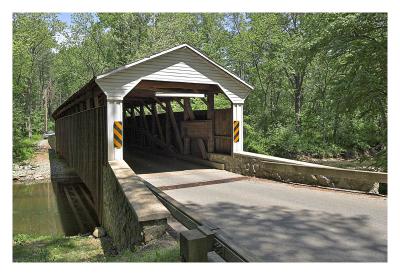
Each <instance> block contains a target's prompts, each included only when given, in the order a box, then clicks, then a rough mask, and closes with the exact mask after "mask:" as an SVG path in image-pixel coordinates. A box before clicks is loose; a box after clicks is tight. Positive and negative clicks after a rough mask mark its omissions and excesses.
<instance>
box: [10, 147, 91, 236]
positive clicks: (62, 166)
mask: <svg viewBox="0 0 400 275" xmlns="http://www.w3.org/2000/svg"><path fill="white" fill-rule="evenodd" d="M49 161H50V168H51V179H52V180H45V181H32V182H25V183H24V184H13V233H14V234H18V233H25V234H33V235H66V236H72V235H77V234H79V233H81V234H84V233H89V232H93V228H94V226H96V225H98V219H97V216H96V212H95V210H94V209H93V207H92V204H93V202H92V201H93V200H92V198H91V196H90V193H89V190H88V189H87V188H86V187H85V185H84V184H83V183H82V182H81V181H80V179H79V178H78V177H77V176H76V174H74V173H72V172H73V171H72V170H71V168H69V167H68V166H67V165H66V163H65V161H63V160H62V159H60V158H58V157H57V155H56V154H55V153H54V151H53V150H49ZM77 181H78V182H77Z"/></svg>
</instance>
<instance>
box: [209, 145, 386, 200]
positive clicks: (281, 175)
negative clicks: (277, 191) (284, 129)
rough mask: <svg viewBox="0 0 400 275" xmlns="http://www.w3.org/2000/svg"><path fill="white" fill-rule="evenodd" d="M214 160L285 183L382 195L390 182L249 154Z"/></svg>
mask: <svg viewBox="0 0 400 275" xmlns="http://www.w3.org/2000/svg"><path fill="white" fill-rule="evenodd" d="M209 159H210V160H211V161H215V162H219V163H223V164H224V165H225V170H228V171H231V172H234V173H239V174H242V175H245V176H251V177H258V178H267V179H273V180H278V181H284V182H294V183H302V184H308V185H318V186H325V187H333V188H341V189H348V190H357V191H363V192H369V193H376V194H377V193H379V184H380V183H387V174H386V173H376V172H367V171H357V170H350V169H340V168H334V167H328V166H323V165H317V164H311V163H306V162H300V161H294V160H287V159H281V158H276V157H270V156H265V155H260V154H253V153H248V152H243V153H236V154H234V155H233V156H229V155H222V154H215V153H212V154H209Z"/></svg>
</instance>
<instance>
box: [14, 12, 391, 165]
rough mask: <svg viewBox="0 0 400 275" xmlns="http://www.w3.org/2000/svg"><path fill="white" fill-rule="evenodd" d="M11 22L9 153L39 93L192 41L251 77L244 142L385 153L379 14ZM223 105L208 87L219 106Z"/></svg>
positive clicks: (39, 116) (40, 119) (40, 106)
mask: <svg viewBox="0 0 400 275" xmlns="http://www.w3.org/2000/svg"><path fill="white" fill-rule="evenodd" d="M13 23H14V24H13V25H14V28H13V61H14V62H13V99H14V104H13V112H14V131H13V132H14V142H17V143H18V144H19V145H18V144H17V146H16V149H17V150H16V151H15V157H16V159H17V158H19V156H18V154H24V152H23V151H24V150H21V149H20V148H21V147H20V145H21V146H23V145H22V144H23V143H22V140H24V138H26V137H29V136H31V135H32V134H35V133H41V132H42V131H43V129H44V114H45V111H44V107H45V106H46V105H45V103H44V101H43V98H44V95H47V97H48V100H49V102H48V104H47V105H48V114H51V112H52V110H54V109H55V108H56V107H57V106H58V105H60V104H61V103H62V102H63V101H64V100H65V99H66V98H68V97H69V96H70V95H71V94H72V93H74V92H76V91H77V90H78V89H79V88H80V87H82V86H83V85H84V84H85V83H86V82H87V81H88V80H89V79H91V78H92V77H93V76H95V75H99V74H101V73H103V72H105V71H108V70H110V69H113V68H115V67H118V66H120V65H123V64H126V63H129V62H132V61H134V60H137V59H139V58H143V57H146V56H149V55H151V54H154V53H156V52H160V51H161V50H164V49H167V48H170V47H173V46H175V45H178V44H182V43H188V44H190V45H192V46H194V47H195V48H197V49H199V50H200V51H202V52H203V53H205V54H206V55H207V56H209V57H210V58H211V59H213V60H215V61H216V62H218V63H219V64H221V65H222V66H224V67H226V68H227V69H229V70H230V71H232V72H234V73H235V74H236V75H238V76H239V77H241V78H242V79H244V80H246V81H248V82H249V83H251V84H252V85H253V86H254V91H253V92H252V93H251V94H250V95H249V96H248V98H247V99H246V103H245V108H244V111H245V123H246V125H247V127H246V131H247V132H246V135H245V149H247V150H251V151H256V152H259V153H269V154H273V155H277V156H285V157H292V158H296V157H300V156H301V155H302V154H306V155H312V156H319V157H323V156H337V155H340V154H341V155H345V156H353V157H355V156H362V155H368V156H369V155H371V156H372V157H375V158H376V160H377V162H376V163H377V164H378V165H385V163H386V162H385V161H384V158H385V153H384V152H385V151H384V150H386V149H384V148H386V147H387V15H386V14H380V13H310V14H307V13H303V14H296V13H279V14H278V13H226V14H222V13H206V14H205V13H98V14H96V13H79V14H72V24H71V25H70V26H66V25H65V24H63V23H61V22H59V20H58V19H57V17H56V16H55V15H54V14H39V13H38V14H15V15H14V18H13ZM33 25H34V26H35V28H32V27H31V26H33ZM56 38H57V39H56ZM192 103H193V107H194V109H204V108H205V105H204V103H203V102H201V101H200V100H198V99H196V100H193V101H192ZM230 105H231V104H230V102H229V101H228V100H227V99H226V97H224V96H223V95H218V96H216V98H215V106H216V107H217V108H229V107H230ZM173 108H174V110H181V107H180V106H179V105H176V104H173ZM49 125H50V127H51V125H52V123H51V122H50V123H49ZM250 126H251V127H250ZM382 150H383V151H382ZM380 151H382V153H380ZM21 158H24V157H23V156H22V157H21Z"/></svg>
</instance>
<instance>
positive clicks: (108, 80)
mask: <svg viewBox="0 0 400 275" xmlns="http://www.w3.org/2000/svg"><path fill="white" fill-rule="evenodd" d="M140 80H156V81H172V82H190V83H201V84H217V85H219V86H220V87H221V89H222V90H223V92H224V93H225V94H226V95H227V97H228V98H229V99H230V100H231V101H232V102H233V103H243V102H244V99H245V98H246V96H247V95H248V94H249V92H250V88H248V87H246V86H245V85H244V84H243V83H241V82H240V81H238V80H236V79H235V78H233V77H232V76H230V75H228V74H227V73H225V72H224V71H222V70H221V69H219V68H217V67H216V66H214V65H213V64H211V63H210V62H208V61H207V60H205V59H204V58H203V57H201V56H199V55H198V54H196V53H194V52H193V51H192V50H190V49H188V48H181V49H178V50H175V51H172V52H169V53H166V54H164V55H161V56H158V57H156V58H154V59H150V60H148V61H145V62H143V63H140V64H137V65H134V66H132V67H130V68H127V69H124V70H121V71H117V72H115V73H112V74H110V75H107V76H105V77H103V78H100V79H97V80H96V82H97V83H98V84H99V86H100V87H101V88H102V89H103V91H104V92H105V93H106V94H107V96H108V97H123V96H125V95H126V94H127V93H129V92H130V91H131V90H132V89H133V88H134V87H135V86H136V85H137V84H138V83H139V82H140Z"/></svg>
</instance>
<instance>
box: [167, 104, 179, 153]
mask: <svg viewBox="0 0 400 275" xmlns="http://www.w3.org/2000/svg"><path fill="white" fill-rule="evenodd" d="M166 105H167V111H168V115H169V118H170V120H171V125H172V129H173V130H174V134H175V139H176V143H177V145H178V150H179V152H180V153H181V154H182V153H183V143H182V138H181V134H180V132H179V129H178V125H177V123H176V120H175V116H174V112H173V111H172V106H171V102H169V101H167V102H166Z"/></svg>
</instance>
